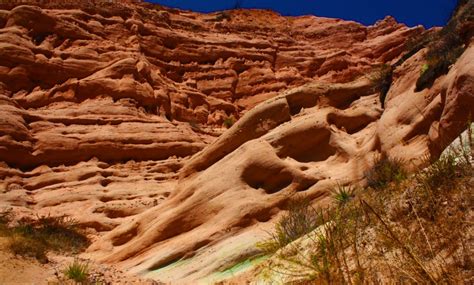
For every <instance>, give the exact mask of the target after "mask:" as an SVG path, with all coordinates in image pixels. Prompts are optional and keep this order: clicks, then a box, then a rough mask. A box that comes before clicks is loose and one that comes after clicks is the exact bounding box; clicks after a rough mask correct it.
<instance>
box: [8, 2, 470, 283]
mask: <svg viewBox="0 0 474 285" xmlns="http://www.w3.org/2000/svg"><path fill="white" fill-rule="evenodd" d="M33 3H34V2H33V1H32V2H31V3H30V4H33ZM423 33H425V31H424V29H423V28H422V27H415V28H408V27H406V26H404V25H402V24H398V23H397V22H396V21H395V20H394V19H393V18H390V17H387V18H385V19H384V20H381V21H379V22H377V23H376V24H375V25H373V26H369V27H365V26H363V25H361V24H358V23H355V22H350V21H343V20H338V19H328V18H320V17H315V16H303V17H282V16H280V15H278V14H276V13H274V12H270V11H262V10H233V11H225V12H218V13H211V14H198V13H193V12H188V11H179V10H175V9H170V8H164V7H160V6H156V5H151V4H144V3H135V4H133V3H121V4H107V3H101V4H99V3H98V4H96V5H95V6H91V5H81V4H69V5H59V4H54V3H50V4H40V5H21V6H19V5H13V4H0V161H1V162H0V177H1V178H2V179H1V184H0V197H1V200H0V207H10V208H12V209H13V210H14V212H15V213H16V214H18V215H19V216H21V215H35V214H40V215H47V214H51V215H62V214H66V215H69V216H71V217H73V218H74V219H76V220H77V221H78V222H79V223H80V225H82V226H83V227H84V228H87V230H88V231H89V234H90V236H91V238H92V239H93V243H92V245H91V247H90V248H89V249H88V251H87V252H86V253H85V254H84V256H87V257H90V258H93V259H95V260H98V261H100V262H105V263H112V264H116V265H119V266H121V267H122V268H124V269H126V270H129V271H130V272H131V273H139V274H142V275H145V276H147V277H152V278H155V279H157V280H160V281H164V282H172V281H177V280H180V282H184V283H186V282H195V281H196V280H204V281H206V280H207V281H210V280H215V279H213V278H217V277H216V273H218V272H221V271H224V270H226V269H228V268H230V267H232V266H233V265H234V264H236V263H238V262H240V261H242V260H245V259H246V258H248V257H251V256H254V255H255V254H257V253H258V250H257V249H256V248H255V243H256V242H257V241H259V240H260V239H261V238H262V236H265V234H266V233H265V231H264V230H265V229H268V228H269V227H271V226H272V222H273V221H274V220H275V219H276V218H277V217H278V215H279V214H281V212H282V211H284V210H285V207H286V202H287V201H288V199H289V197H290V196H291V195H292V194H294V193H297V192H300V193H305V194H306V195H308V196H309V197H310V198H311V199H312V200H313V201H314V202H315V205H326V204H327V203H328V199H327V198H328V196H329V193H330V192H329V190H330V188H331V187H332V186H333V185H334V184H336V183H341V184H348V183H359V182H361V183H362V182H363V179H364V172H365V171H366V170H367V169H368V168H370V166H371V165H372V163H373V160H374V158H375V157H377V156H379V155H381V154H384V155H390V156H394V157H399V158H401V159H404V160H405V161H407V163H408V164H409V165H411V166H412V167H414V168H415V167H417V166H418V165H420V164H421V163H422V162H423V160H422V158H423V157H428V158H429V157H431V156H434V157H435V156H436V155H438V154H439V152H440V151H441V150H442V149H443V147H444V146H446V145H447V144H449V143H450V141H452V139H454V138H455V137H456V135H457V134H459V133H460V132H461V131H462V129H463V126H464V125H463V124H464V122H465V121H467V117H468V115H469V113H470V112H471V113H472V111H473V106H474V102H473V94H474V92H473V91H474V90H473V88H474V84H473V80H474V79H473V76H474V72H473V67H474V62H473V61H474V52H473V47H472V45H471V47H469V48H467V49H466V51H465V52H464V54H463V55H462V56H461V58H460V59H459V61H458V63H456V64H455V65H454V66H452V67H451V69H450V71H449V73H448V74H447V75H445V76H441V77H440V78H438V79H437V80H436V81H435V83H434V84H433V86H432V87H431V88H429V89H424V90H422V91H421V92H415V91H414V89H415V88H414V86H415V82H416V80H417V78H418V76H419V73H420V68H421V66H422V65H423V62H424V59H423V54H424V53H425V52H426V51H425V50H424V49H422V50H420V51H419V52H418V53H416V54H415V55H413V56H412V57H410V58H409V59H408V60H407V61H405V62H404V63H403V64H402V65H400V66H398V67H397V68H396V69H395V70H394V73H393V83H392V87H391V88H390V90H389V91H388V94H387V97H386V100H385V108H382V107H381V102H380V96H379V91H378V90H377V86H376V85H377V83H376V82H375V81H376V80H374V71H375V73H376V71H377V68H378V66H379V65H381V64H393V63H395V62H397V61H398V60H399V59H400V58H401V57H402V56H403V55H404V54H406V52H407V46H408V44H407V43H410V42H411V41H413V39H414V38H417V37H418V36H420V35H422V34H423ZM234 121H235V124H233V123H234ZM232 124H233V126H231V125H232ZM225 126H227V127H230V128H229V129H226V127H225ZM217 279H218V278H217Z"/></svg>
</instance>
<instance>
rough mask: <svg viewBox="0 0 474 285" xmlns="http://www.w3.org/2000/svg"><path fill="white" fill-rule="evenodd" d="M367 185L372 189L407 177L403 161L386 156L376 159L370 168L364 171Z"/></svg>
mask: <svg viewBox="0 0 474 285" xmlns="http://www.w3.org/2000/svg"><path fill="white" fill-rule="evenodd" d="M365 176H366V178H367V185H368V186H369V187H372V188H374V189H379V188H384V187H386V186H387V185H388V184H389V183H390V182H396V183H399V182H401V181H402V180H404V179H405V178H406V177H407V173H406V171H405V170H404V167H403V161H401V160H398V159H393V158H388V157H379V158H377V159H376V161H375V163H374V166H373V167H372V169H370V170H369V171H367V172H366V173H365Z"/></svg>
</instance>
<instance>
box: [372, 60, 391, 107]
mask: <svg viewBox="0 0 474 285" xmlns="http://www.w3.org/2000/svg"><path fill="white" fill-rule="evenodd" d="M392 74H393V69H392V67H391V66H390V65H388V64H383V65H381V66H379V67H377V68H376V70H375V71H374V72H373V73H372V74H371V75H370V76H369V79H370V80H371V81H372V83H373V84H374V89H375V90H376V91H378V92H379V94H380V96H379V97H380V104H382V108H384V106H385V98H386V97H387V93H388V90H389V89H390V86H391V85H392Z"/></svg>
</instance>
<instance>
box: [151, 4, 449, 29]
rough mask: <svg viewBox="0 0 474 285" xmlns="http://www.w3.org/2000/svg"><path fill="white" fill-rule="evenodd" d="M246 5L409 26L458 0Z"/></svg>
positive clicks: (441, 15) (204, 7)
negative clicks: (389, 17) (393, 20)
mask: <svg viewBox="0 0 474 285" xmlns="http://www.w3.org/2000/svg"><path fill="white" fill-rule="evenodd" d="M236 1H237V0H150V1H148V2H154V3H159V4H162V5H165V6H170V7H176V8H181V9H188V10H193V11H199V12H213V11H219V10H225V9H230V8H232V7H233V6H234V5H235V2H236ZM240 2H241V3H242V7H243V8H265V9H272V10H275V11H277V12H279V13H281V14H283V15H308V14H312V15H317V16H324V17H332V18H341V19H346V20H354V21H357V22H360V23H363V24H365V25H370V24H373V23H375V21H377V20H379V19H382V18H384V17H385V16H386V15H392V16H394V17H395V18H396V19H397V20H398V21H399V22H402V23H405V24H407V25H408V26H416V25H423V26H425V27H432V26H442V25H444V24H445V23H446V21H447V20H448V18H449V16H450V14H451V12H452V10H453V8H454V6H455V5H456V2H457V1H456V0H240Z"/></svg>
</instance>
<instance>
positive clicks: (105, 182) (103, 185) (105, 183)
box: [100, 179, 112, 187]
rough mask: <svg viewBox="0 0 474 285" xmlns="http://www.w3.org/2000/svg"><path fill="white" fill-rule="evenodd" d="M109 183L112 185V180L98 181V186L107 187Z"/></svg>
mask: <svg viewBox="0 0 474 285" xmlns="http://www.w3.org/2000/svg"><path fill="white" fill-rule="evenodd" d="M110 183H112V180H110V179H102V180H101V181H100V185H102V187H106V186H107V185H109V184H110Z"/></svg>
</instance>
